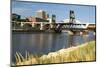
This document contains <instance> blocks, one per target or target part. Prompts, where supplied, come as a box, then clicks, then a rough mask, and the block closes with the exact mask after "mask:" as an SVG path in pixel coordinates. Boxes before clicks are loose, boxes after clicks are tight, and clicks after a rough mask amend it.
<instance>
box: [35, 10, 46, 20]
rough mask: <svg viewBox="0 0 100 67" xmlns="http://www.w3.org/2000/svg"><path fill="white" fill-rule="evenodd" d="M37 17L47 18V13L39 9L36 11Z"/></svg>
mask: <svg viewBox="0 0 100 67" xmlns="http://www.w3.org/2000/svg"><path fill="white" fill-rule="evenodd" d="M36 17H38V18H41V19H47V14H46V12H45V11H43V10H38V11H37V12H36Z"/></svg>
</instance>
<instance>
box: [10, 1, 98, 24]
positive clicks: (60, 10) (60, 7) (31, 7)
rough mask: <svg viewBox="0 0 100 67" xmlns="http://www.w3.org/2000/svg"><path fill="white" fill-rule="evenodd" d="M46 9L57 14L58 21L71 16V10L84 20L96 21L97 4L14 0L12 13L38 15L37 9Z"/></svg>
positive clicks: (23, 15) (76, 16)
mask: <svg viewBox="0 0 100 67" xmlns="http://www.w3.org/2000/svg"><path fill="white" fill-rule="evenodd" d="M38 10H44V11H46V12H47V13H48V14H49V15H50V16H51V15H52V14H55V15H56V21H63V20H65V19H68V18H69V11H70V10H74V13H75V18H76V19H77V20H80V21H82V22H89V23H95V20H96V18H95V14H96V13H95V6H93V5H92V6H86V5H72V4H55V3H41V2H27V1H26V2H25V1H12V13H16V14H19V15H21V18H26V17H29V16H36V11H38Z"/></svg>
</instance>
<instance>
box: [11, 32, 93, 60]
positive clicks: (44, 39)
mask: <svg viewBox="0 0 100 67" xmlns="http://www.w3.org/2000/svg"><path fill="white" fill-rule="evenodd" d="M91 40H95V36H94V35H93V33H91V32H89V35H69V34H68V33H61V34H59V33H32V34H22V33H14V34H13V35H12V57H13V61H14V60H15V58H14V55H15V53H16V52H20V53H21V54H22V55H23V56H24V55H25V52H26V51H28V52H30V53H32V54H48V53H49V52H53V51H57V50H60V49H62V48H68V47H71V46H76V45H80V44H82V43H85V42H88V41H91Z"/></svg>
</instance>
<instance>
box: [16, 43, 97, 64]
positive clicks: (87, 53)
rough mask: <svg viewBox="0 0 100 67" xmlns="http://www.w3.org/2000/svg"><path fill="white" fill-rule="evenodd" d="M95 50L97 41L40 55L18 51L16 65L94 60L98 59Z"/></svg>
mask: <svg viewBox="0 0 100 67" xmlns="http://www.w3.org/2000/svg"><path fill="white" fill-rule="evenodd" d="M95 50H96V49H95V41H91V42H88V43H85V44H82V45H79V46H76V47H70V48H68V49H61V50H59V51H57V52H50V53H49V54H48V55H42V56H40V57H39V56H38V55H32V54H29V52H26V57H23V56H22V55H21V54H20V53H19V52H16V55H15V58H16V63H15V65H30V64H49V63H62V62H78V61H94V60H96V59H95V57H96V56H95V52H96V51H95Z"/></svg>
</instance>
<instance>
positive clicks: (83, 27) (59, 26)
mask: <svg viewBox="0 0 100 67" xmlns="http://www.w3.org/2000/svg"><path fill="white" fill-rule="evenodd" d="M75 22H76V20H75V15H74V12H73V11H70V19H69V22H66V23H62V22H56V23H49V22H16V21H13V23H16V24H18V25H19V26H20V27H21V28H24V30H25V29H27V30H30V29H31V30H33V28H37V29H38V30H45V31H47V30H49V31H55V32H63V31H64V32H65V31H67V32H69V33H70V34H77V33H79V34H80V33H81V34H86V33H88V31H89V30H92V31H94V32H95V29H96V25H95V23H75ZM16 30H18V29H16Z"/></svg>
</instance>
